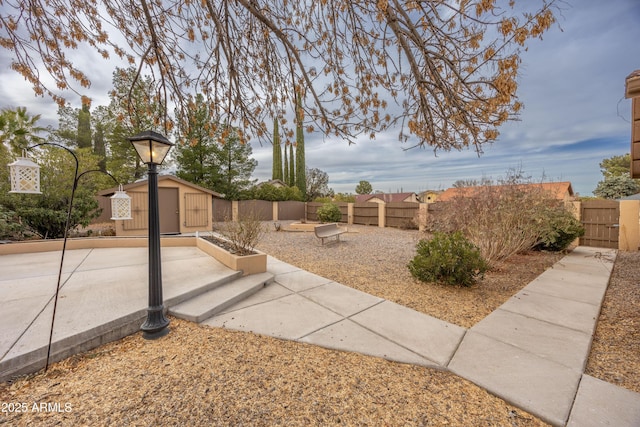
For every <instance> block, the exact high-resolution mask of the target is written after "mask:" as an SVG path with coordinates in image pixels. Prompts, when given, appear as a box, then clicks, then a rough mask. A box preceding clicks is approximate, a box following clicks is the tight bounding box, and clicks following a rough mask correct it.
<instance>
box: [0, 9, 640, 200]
mask: <svg viewBox="0 0 640 427" xmlns="http://www.w3.org/2000/svg"><path fill="white" fill-rule="evenodd" d="M76 60H78V61H82V62H84V63H85V64H87V66H88V67H90V68H93V71H94V72H95V74H94V75H100V74H103V75H104V78H101V79H99V78H95V77H94V79H93V82H94V85H93V87H92V90H91V93H90V94H88V95H89V96H90V97H91V98H92V99H93V100H94V104H93V105H101V104H105V105H106V104H107V103H108V101H107V91H108V89H109V88H110V86H111V72H112V70H111V69H109V67H105V66H104V64H101V65H99V66H98V65H97V64H98V62H94V61H93V60H92V58H91V57H90V56H87V55H83V56H82V57H78V58H76ZM522 60H523V63H522V71H523V73H522V76H521V78H520V79H519V96H520V100H521V101H522V102H523V103H524V105H525V108H524V111H523V112H522V115H521V120H520V121H518V122H511V123H509V124H507V125H505V126H503V127H502V128H501V136H500V138H499V139H498V141H497V142H495V143H493V144H492V145H490V146H486V147H485V149H484V154H483V155H482V156H480V157H478V156H477V154H476V153H475V151H473V150H471V151H452V152H438V153H437V155H434V153H433V151H432V150H430V149H411V150H405V148H407V147H406V146H404V145H402V144H401V143H400V142H399V140H398V130H394V131H391V132H389V133H387V134H379V135H377V137H376V139H375V140H369V139H363V140H361V141H358V142H357V143H356V144H354V145H348V144H347V143H346V142H345V141H342V140H332V139H331V138H326V139H325V138H322V136H321V135H314V134H308V135H307V136H306V138H305V145H306V163H307V167H309V168H318V169H321V170H323V171H324V172H326V173H327V174H328V175H329V186H330V187H331V188H333V189H334V190H335V191H336V192H345V193H353V192H354V191H355V187H356V185H357V183H358V182H359V181H360V180H366V181H369V182H370V183H371V184H372V186H373V188H374V189H376V190H380V191H384V192H395V191H415V192H419V191H423V190H427V189H435V190H437V189H445V188H448V187H450V186H451V184H453V182H454V181H456V180H458V179H479V178H482V177H488V178H494V179H496V178H499V177H501V176H504V174H505V172H506V171H507V170H508V169H510V168H520V169H522V170H523V171H524V172H526V173H527V174H528V175H530V176H532V177H533V179H535V180H541V179H545V180H546V181H557V180H562V181H571V183H572V184H573V188H574V191H576V192H578V193H579V194H581V195H583V196H590V195H592V191H593V190H594V189H595V187H596V185H597V183H598V181H599V180H601V177H602V176H601V173H600V168H599V166H598V164H599V163H600V161H601V160H602V159H604V158H607V157H611V156H614V155H621V154H625V153H627V152H628V151H629V140H630V132H631V125H630V111H631V101H630V100H628V99H625V98H624V84H625V77H626V76H628V75H629V74H630V73H631V72H632V71H634V70H636V69H640V1H638V0H610V1H602V0H569V2H568V3H567V4H566V5H565V9H564V11H563V15H562V16H560V17H559V27H558V26H554V27H553V28H552V29H551V30H550V31H549V32H548V33H546V34H545V36H544V39H543V40H542V41H540V40H534V41H532V42H531V43H530V44H529V49H528V51H527V52H524V53H523V55H522ZM101 82H102V83H103V84H100V83H101ZM77 104H78V105H77V106H79V102H78V103H77ZM16 106H26V107H27V108H28V111H29V112H30V113H31V114H41V115H42V116H43V119H44V121H45V122H47V124H55V123H56V107H55V105H53V103H51V102H50V101H49V100H47V99H43V98H36V97H34V95H33V94H32V92H31V90H30V88H29V86H28V85H26V84H25V83H24V81H23V79H22V77H20V76H19V75H17V74H16V73H14V72H12V71H11V70H9V67H8V58H7V56H6V52H4V51H0V107H2V108H4V107H16ZM252 146H253V157H254V158H255V159H256V160H258V167H257V168H256V170H255V173H254V178H257V179H259V180H260V181H263V180H267V179H270V178H271V162H272V160H271V159H272V150H271V145H263V146H260V145H259V144H258V143H253V144H252Z"/></svg>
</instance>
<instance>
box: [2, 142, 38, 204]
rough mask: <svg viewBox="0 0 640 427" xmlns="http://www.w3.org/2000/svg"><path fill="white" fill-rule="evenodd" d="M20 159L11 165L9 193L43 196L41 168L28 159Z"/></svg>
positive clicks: (25, 154)
mask: <svg viewBox="0 0 640 427" xmlns="http://www.w3.org/2000/svg"><path fill="white" fill-rule="evenodd" d="M23 156H24V157H18V160H16V161H15V162H13V163H11V164H10V165H9V174H10V177H11V191H9V193H27V194H42V192H41V191H40V166H38V164H37V163H34V162H33V161H31V160H30V159H29V158H28V157H27V153H26V152H23Z"/></svg>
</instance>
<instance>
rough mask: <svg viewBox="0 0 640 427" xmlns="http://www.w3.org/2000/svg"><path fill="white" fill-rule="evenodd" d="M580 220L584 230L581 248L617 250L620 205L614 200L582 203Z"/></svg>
mask: <svg viewBox="0 0 640 427" xmlns="http://www.w3.org/2000/svg"><path fill="white" fill-rule="evenodd" d="M580 210H581V212H580V218H581V222H582V225H583V226H584V228H585V233H584V236H583V237H581V238H580V244H581V245H583V246H593V247H598V248H613V249H618V234H619V230H620V224H619V222H618V221H619V220H620V203H619V202H617V201H615V200H587V201H584V202H582V206H581V208H580Z"/></svg>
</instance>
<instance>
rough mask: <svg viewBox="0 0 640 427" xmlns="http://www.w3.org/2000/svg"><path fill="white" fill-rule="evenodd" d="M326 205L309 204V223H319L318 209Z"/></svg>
mask: <svg viewBox="0 0 640 427" xmlns="http://www.w3.org/2000/svg"><path fill="white" fill-rule="evenodd" d="M322 205H324V203H318V202H309V203H307V221H318V214H317V212H318V209H320V207H321V206H322Z"/></svg>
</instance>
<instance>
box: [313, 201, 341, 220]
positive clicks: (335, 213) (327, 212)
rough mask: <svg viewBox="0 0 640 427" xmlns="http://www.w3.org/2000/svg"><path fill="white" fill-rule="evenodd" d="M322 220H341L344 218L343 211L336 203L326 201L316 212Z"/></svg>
mask: <svg viewBox="0 0 640 427" xmlns="http://www.w3.org/2000/svg"><path fill="white" fill-rule="evenodd" d="M316 214H317V215H318V219H319V220H320V222H339V221H340V220H341V219H342V212H340V208H339V207H338V205H336V204H335V203H326V204H324V205H322V206H320V208H319V209H318V211H317V212H316Z"/></svg>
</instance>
